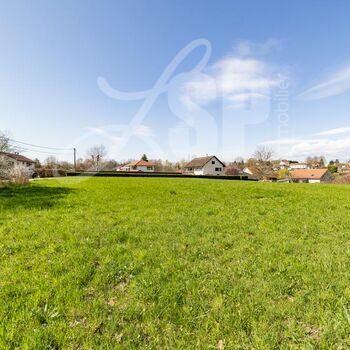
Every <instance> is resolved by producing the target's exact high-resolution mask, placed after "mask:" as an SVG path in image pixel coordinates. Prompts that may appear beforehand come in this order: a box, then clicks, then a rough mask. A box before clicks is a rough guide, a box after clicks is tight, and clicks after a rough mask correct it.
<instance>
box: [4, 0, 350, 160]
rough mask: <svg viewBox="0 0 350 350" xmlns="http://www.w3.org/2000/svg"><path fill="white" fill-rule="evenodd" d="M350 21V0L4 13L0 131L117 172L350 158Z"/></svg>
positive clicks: (64, 7)
mask: <svg viewBox="0 0 350 350" xmlns="http://www.w3.org/2000/svg"><path fill="white" fill-rule="evenodd" d="M349 13H350V3H349V2H348V1H311V0H310V1H294V2H290V3H288V4H287V2H283V1H231V0H230V1H193V0H187V1H180V0H178V1H175V0H174V1H170V0H169V1H160V0H159V1H141V0H139V1H133V0H131V1H130V0H128V1H78V0H77V1H74V2H73V1H60V2H53V1H31V2H27V1H11V2H10V1H7V2H2V3H1V5H0V53H1V55H0V77H1V78H0V118H1V119H0V121H1V124H0V130H2V131H6V132H7V133H9V135H10V136H11V137H12V138H13V139H16V140H20V141H24V142H27V143H33V144H38V145H43V146H48V147H58V148H71V147H73V146H76V147H77V149H78V155H79V156H85V154H86V150H87V149H88V147H89V146H91V145H94V144H100V143H102V144H104V145H105V146H106V147H107V149H108V157H109V158H116V159H119V160H122V159H128V158H138V157H139V156H140V155H142V154H143V153H147V154H148V155H149V157H151V158H160V157H161V158H167V159H171V160H176V159H181V158H185V159H187V158H190V157H192V156H193V155H198V156H199V155H205V154H213V153H215V154H218V155H219V156H221V157H223V159H224V160H232V159H234V158H235V157H237V156H240V155H242V156H245V157H246V156H248V155H249V154H251V153H252V152H253V151H254V149H255V148H256V147H257V146H258V145H268V146H269V147H273V148H274V149H275V151H276V153H277V156H280V157H282V158H294V159H304V158H305V157H306V156H307V155H308V154H311V155H314V154H324V155H326V156H327V158H328V159H330V158H335V157H337V158H340V159H349V158H350V118H349V117H350V115H349V97H350V47H349V45H347V44H348V42H349V37H350V24H349V20H348V14H349ZM195 40H197V41H195ZM186 46H187V48H188V54H187V55H185V54H184V57H183V60H179V62H177V63H178V65H176V69H175V71H174V72H173V73H172V74H171V76H169V77H168V79H167V80H166V81H165V82H164V83H163V85H162V86H158V87H157V86H156V83H157V82H159V79H160V77H161V76H162V74H166V73H167V72H168V71H167V66H168V65H169V63H170V62H171V61H172V60H174V58H175V57H176V55H177V54H179V52H182V53H183V52H184V51H183V50H184V48H185V47H186ZM205 54H207V57H206V58H207V62H205V65H204V66H203V67H201V69H196V68H195V67H196V66H197V65H198V63H199V62H200V60H201V59H203V60H204V58H203V57H204V56H205ZM180 61H181V62H180ZM101 82H104V85H103V84H101ZM106 86H108V87H109V90H108V89H107V90H108V91H110V93H108V91H107V90H106ZM115 90H119V91H122V92H130V93H135V92H140V93H139V96H136V97H139V98H138V99H135V94H134V95H127V96H125V95H121V94H118V93H117V92H116V91H115ZM152 94H153V95H152ZM152 96H153V99H152ZM281 96H282V97H281ZM126 97H127V99H126ZM142 106H144V107H142ZM145 106H146V107H147V108H145ZM140 108H143V109H141V110H140ZM29 148H30V147H28V149H29ZM30 149H33V147H32V148H30ZM58 153H61V152H58ZM62 153H66V152H62ZM26 154H27V155H28V156H31V157H35V156H38V157H39V158H41V159H43V158H45V157H46V155H48V154H45V153H35V152H33V151H26ZM57 156H59V157H60V158H61V159H70V154H69V155H65V154H62V155H57Z"/></svg>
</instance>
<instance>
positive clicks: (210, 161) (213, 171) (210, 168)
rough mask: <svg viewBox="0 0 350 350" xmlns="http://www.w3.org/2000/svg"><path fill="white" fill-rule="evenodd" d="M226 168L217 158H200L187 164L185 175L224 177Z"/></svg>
mask: <svg viewBox="0 0 350 350" xmlns="http://www.w3.org/2000/svg"><path fill="white" fill-rule="evenodd" d="M225 166H226V165H225V164H224V163H223V162H222V161H221V160H219V158H217V157H216V156H207V157H199V158H194V159H192V160H191V161H190V162H189V163H187V164H186V166H185V174H192V175H224V170H225V169H224V168H225Z"/></svg>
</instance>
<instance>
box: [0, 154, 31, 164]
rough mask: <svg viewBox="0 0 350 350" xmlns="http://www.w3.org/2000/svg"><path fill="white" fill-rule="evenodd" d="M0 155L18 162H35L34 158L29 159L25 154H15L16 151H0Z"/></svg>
mask: <svg viewBox="0 0 350 350" xmlns="http://www.w3.org/2000/svg"><path fill="white" fill-rule="evenodd" d="M0 155H5V156H7V157H9V158H12V159H15V160H17V161H19V162H27V163H33V164H34V163H35V162H34V160H31V159H29V158H27V157H25V156H22V155H20V154H17V153H8V152H0Z"/></svg>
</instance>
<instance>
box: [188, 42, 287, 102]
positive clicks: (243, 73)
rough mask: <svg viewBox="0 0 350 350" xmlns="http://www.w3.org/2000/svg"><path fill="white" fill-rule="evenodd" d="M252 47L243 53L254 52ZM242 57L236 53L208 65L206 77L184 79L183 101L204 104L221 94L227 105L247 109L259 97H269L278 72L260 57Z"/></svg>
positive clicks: (275, 83)
mask: <svg viewBox="0 0 350 350" xmlns="http://www.w3.org/2000/svg"><path fill="white" fill-rule="evenodd" d="M253 48H254V46H249V50H248V49H247V50H246V51H245V52H246V53H248V51H249V53H250V54H252V55H253V54H254V53H253ZM236 51H237V50H236ZM238 51H240V50H238ZM241 56H242V55H241V53H240V54H238V53H236V54H233V55H231V56H228V57H225V58H223V59H221V60H218V61H217V62H216V63H214V64H213V65H212V66H210V67H209V68H208V70H207V72H206V76H207V78H205V75H204V74H203V75H200V76H199V77H198V79H196V78H194V79H193V80H191V81H188V82H186V83H185V87H184V89H183V91H184V97H183V100H184V101H187V102H188V99H190V100H191V101H193V102H195V103H199V104H206V103H208V102H211V101H213V100H215V98H216V97H218V96H220V97H222V98H223V99H224V101H225V102H226V103H227V104H226V107H227V106H229V107H232V108H247V107H251V105H252V104H254V103H255V102H257V101H258V100H269V99H270V94H271V89H272V88H273V87H275V86H277V85H278V83H279V82H280V81H281V77H280V75H278V74H277V71H276V70H275V69H274V67H273V65H271V64H269V63H268V62H265V61H263V60H262V59H256V58H252V57H250V58H248V57H241ZM213 81H214V83H213Z"/></svg>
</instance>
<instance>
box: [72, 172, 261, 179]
mask: <svg viewBox="0 0 350 350" xmlns="http://www.w3.org/2000/svg"><path fill="white" fill-rule="evenodd" d="M67 176H98V177H101V176H103V177H168V178H197V179H216V180H244V181H255V180H251V179H249V178H248V176H241V175H228V176H215V175H185V174H177V173H141V172H140V173H128V172H112V171H75V172H67Z"/></svg>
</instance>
